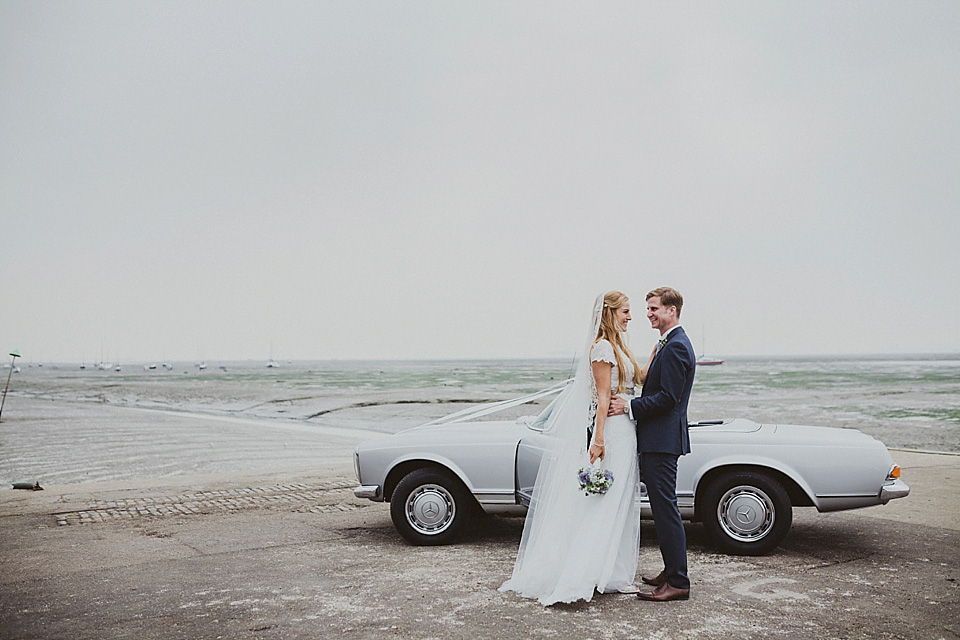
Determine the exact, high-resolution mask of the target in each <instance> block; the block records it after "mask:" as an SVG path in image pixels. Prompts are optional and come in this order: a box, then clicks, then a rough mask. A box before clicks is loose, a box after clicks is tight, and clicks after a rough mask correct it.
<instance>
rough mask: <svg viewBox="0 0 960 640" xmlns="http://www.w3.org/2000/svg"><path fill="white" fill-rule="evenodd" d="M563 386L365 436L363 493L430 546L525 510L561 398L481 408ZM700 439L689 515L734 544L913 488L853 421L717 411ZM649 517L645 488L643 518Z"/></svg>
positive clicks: (680, 475)
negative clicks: (773, 418)
mask: <svg viewBox="0 0 960 640" xmlns="http://www.w3.org/2000/svg"><path fill="white" fill-rule="evenodd" d="M562 387H563V383H561V385H558V386H557V387H554V388H551V389H548V390H545V391H543V392H539V393H538V394H532V395H530V396H525V397H523V398H518V399H516V400H512V401H507V402H503V403H495V404H493V405H486V406H484V407H480V408H478V409H472V410H467V411H464V412H460V413H458V414H454V415H453V416H448V417H447V418H444V419H441V420H438V421H435V422H432V423H428V424H426V425H423V426H420V427H415V428H413V429H408V430H406V431H403V432H400V433H397V434H394V435H391V436H386V437H384V438H379V439H376V440H371V441H367V442H364V443H362V444H360V446H358V447H357V450H356V452H355V454H354V464H355V467H356V472H357V479H358V480H359V482H360V486H358V487H357V488H356V489H355V490H354V493H355V494H356V495H357V496H358V497H361V498H369V499H370V500H374V501H379V502H382V501H389V502H390V515H391V518H392V520H393V523H394V526H396V528H397V531H398V532H399V533H400V535H402V536H403V537H404V538H405V539H407V540H408V541H409V542H411V543H413V544H419V545H435V544H447V543H450V542H453V541H455V540H456V539H457V537H458V536H459V535H460V534H461V533H463V531H464V529H465V528H466V527H467V526H468V525H469V522H470V518H471V515H472V512H473V511H475V510H476V509H477V508H481V509H483V510H484V511H486V512H488V513H524V512H525V510H526V507H527V505H528V504H529V501H530V495H531V493H532V489H533V484H534V481H535V480H536V476H537V471H538V469H539V466H540V457H541V453H542V451H543V445H544V440H545V438H546V436H544V435H543V433H542V428H543V424H544V422H545V420H546V418H547V416H548V415H549V413H550V411H551V410H552V409H553V407H554V406H555V404H556V401H554V402H553V403H551V404H550V405H549V406H547V407H546V408H545V409H544V410H543V411H542V412H541V413H540V415H538V416H529V417H523V418H520V419H518V420H510V421H499V422H498V421H489V420H487V421H477V420H476V418H478V417H480V416H482V415H484V414H487V413H491V412H493V411H496V410H500V409H503V408H506V407H511V406H515V405H518V404H522V403H524V402H530V401H532V400H534V399H537V398H539V397H542V396H544V395H547V394H550V393H556V392H558V391H560V390H561V389H562ZM690 447H691V449H692V452H691V453H690V454H688V455H685V456H682V457H681V458H680V461H679V466H678V472H677V497H678V500H679V506H680V512H681V515H682V516H683V517H684V518H685V519H687V520H691V521H699V522H703V524H704V527H705V528H706V530H707V532H708V533H709V534H710V537H711V539H712V540H713V542H714V543H715V544H716V546H717V548H718V549H719V550H721V551H724V552H726V553H731V554H738V555H758V554H764V553H769V552H770V551H772V550H773V549H775V548H776V547H777V545H779V544H780V542H782V541H783V539H784V537H785V536H786V535H787V532H788V531H789V529H790V524H791V522H792V520H793V511H792V509H793V507H816V508H817V510H818V511H821V512H823V511H839V510H842V509H857V508H860V507H869V506H873V505H880V504H886V503H887V502H889V501H890V500H893V499H894V498H902V497H904V496H906V495H908V494H909V493H910V488H909V487H908V486H907V485H906V484H905V483H904V482H903V481H902V480H900V467H898V466H897V465H896V464H894V462H893V459H892V458H891V457H890V454H889V452H888V451H887V448H886V447H885V446H884V445H883V443H882V442H880V441H879V440H876V439H874V438H873V437H871V436H868V435H866V434H864V433H862V432H860V431H857V430H854V429H836V428H829V427H805V426H796V425H781V424H758V423H756V422H751V421H750V420H744V419H734V420H710V421H704V422H698V423H695V424H691V425H690ZM649 516H650V505H649V501H648V500H647V498H646V492H645V489H644V488H643V487H641V517H649Z"/></svg>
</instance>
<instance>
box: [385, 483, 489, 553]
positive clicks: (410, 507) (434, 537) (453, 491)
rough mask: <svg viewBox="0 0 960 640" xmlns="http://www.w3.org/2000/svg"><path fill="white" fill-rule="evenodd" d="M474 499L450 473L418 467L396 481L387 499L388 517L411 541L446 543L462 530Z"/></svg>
mask: <svg viewBox="0 0 960 640" xmlns="http://www.w3.org/2000/svg"><path fill="white" fill-rule="evenodd" d="M475 503H476V500H474V498H473V496H472V495H471V494H470V492H469V491H467V488H466V487H464V486H463V483H462V482H460V480H459V479H458V478H456V477H455V476H454V475H453V474H451V473H449V472H447V471H443V470H440V469H417V470H416V471H411V472H410V473H408V474H407V475H405V476H404V477H403V479H401V480H400V482H399V483H397V488H396V489H394V491H393V497H392V498H391V499H390V517H391V519H392V520H393V526H395V527H396V528H397V531H398V532H399V533H400V535H401V536H403V537H404V539H406V540H407V541H408V542H410V543H412V544H416V545H438V544H449V543H451V542H453V541H454V540H456V539H457V538H458V537H459V536H460V534H461V533H463V530H464V528H465V527H466V526H467V523H468V522H469V520H470V512H471V511H472V509H473V506H474V504H475Z"/></svg>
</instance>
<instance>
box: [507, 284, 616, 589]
mask: <svg viewBox="0 0 960 640" xmlns="http://www.w3.org/2000/svg"><path fill="white" fill-rule="evenodd" d="M602 310H603V296H602V295H600V296H597V299H596V301H595V302H594V304H593V311H592V313H591V317H590V328H589V333H588V334H587V338H586V340H585V341H584V343H583V345H582V346H581V348H580V350H579V351H578V357H577V365H576V374H575V375H574V379H573V382H572V383H571V384H570V386H568V387H567V388H566V389H565V390H564V391H563V393H562V394H561V395H560V397H558V398H557V405H556V406H555V407H554V409H553V411H552V412H551V414H550V416H549V417H548V418H547V421H546V424H545V426H544V431H543V432H544V434H545V435H547V436H548V438H547V447H546V450H545V451H544V453H543V458H542V460H541V463H540V471H539V473H538V475H537V480H536V483H535V484H534V488H533V495H532V497H531V501H530V508H529V510H528V512H527V518H526V522H525V523H524V526H523V535H522V537H521V538H520V549H519V551H518V552H517V561H516V564H515V565H514V568H513V575H512V577H511V578H510V579H509V580H507V581H506V582H505V583H504V584H503V585H502V586H501V587H500V591H515V592H517V593H519V594H520V595H522V596H526V597H533V598H538V599H540V601H541V602H543V603H544V604H550V603H552V602H557V601H560V600H566V594H559V593H555V589H556V587H557V585H558V584H560V583H562V582H563V581H562V580H560V577H561V574H563V573H564V572H565V571H566V569H567V568H568V567H569V565H570V563H571V560H572V558H571V557H570V551H571V548H572V547H579V552H585V553H586V554H587V555H589V553H590V551H589V546H590V545H589V541H588V540H584V539H580V540H577V539H576V538H577V536H578V535H579V533H580V530H581V529H582V527H583V526H589V523H582V522H578V518H577V514H578V506H581V505H582V503H583V500H584V497H583V495H582V494H581V493H580V491H579V486H580V485H579V481H578V479H577V470H578V469H579V468H580V467H581V466H583V465H584V464H585V463H586V462H587V461H588V460H587V457H586V445H587V440H586V430H587V427H588V425H589V424H590V423H591V422H592V418H593V416H592V415H591V405H593V396H594V393H595V392H594V384H593V372H592V370H591V367H590V348H591V347H592V346H593V343H594V340H595V339H596V336H597V330H598V328H599V326H600V316H601V312H602ZM593 406H594V407H595V405H593ZM594 411H595V409H594ZM578 503H579V504H578ZM578 555H579V554H578ZM592 590H593V589H592V587H591V588H590V591H591V592H592ZM573 599H575V598H573Z"/></svg>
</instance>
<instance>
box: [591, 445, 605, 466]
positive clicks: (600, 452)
mask: <svg viewBox="0 0 960 640" xmlns="http://www.w3.org/2000/svg"><path fill="white" fill-rule="evenodd" d="M605 453H606V452H605V450H604V447H603V445H602V444H592V445H590V464H593V463H594V462H596V461H597V459H598V458H599V459H600V460H603V456H604V455H605Z"/></svg>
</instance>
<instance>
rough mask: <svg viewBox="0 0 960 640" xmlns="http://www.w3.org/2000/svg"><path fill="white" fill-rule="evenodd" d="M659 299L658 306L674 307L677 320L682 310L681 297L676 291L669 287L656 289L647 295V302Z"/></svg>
mask: <svg viewBox="0 0 960 640" xmlns="http://www.w3.org/2000/svg"><path fill="white" fill-rule="evenodd" d="M657 297H659V298H660V304H662V305H663V306H664V307H676V308H677V318H679V317H680V310H681V309H682V308H683V296H682V295H680V292H679V291H677V290H676V289H671V288H670V287H657V288H656V289H654V290H653V291H651V292H650V293H648V294H647V298H646V299H647V300H649V299H650V298H657Z"/></svg>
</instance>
